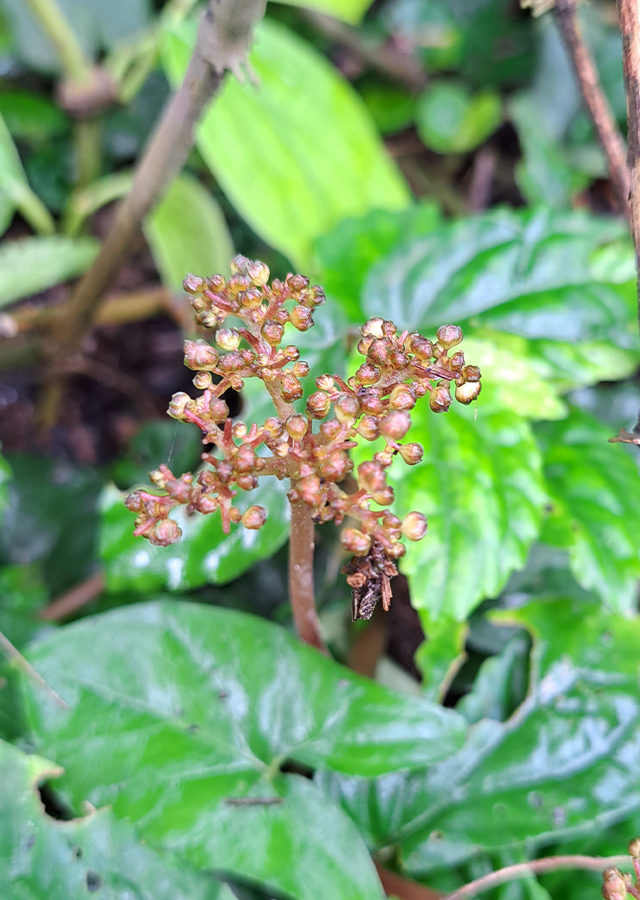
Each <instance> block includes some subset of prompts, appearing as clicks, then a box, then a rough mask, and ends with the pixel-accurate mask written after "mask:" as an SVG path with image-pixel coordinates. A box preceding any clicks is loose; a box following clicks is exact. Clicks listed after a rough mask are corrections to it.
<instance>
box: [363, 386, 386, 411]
mask: <svg viewBox="0 0 640 900" xmlns="http://www.w3.org/2000/svg"><path fill="white" fill-rule="evenodd" d="M358 400H359V401H360V406H361V407H362V411H363V412H364V413H368V414H369V415H371V416H379V415H381V414H382V413H383V412H384V403H383V402H382V399H381V397H380V394H379V393H378V391H376V390H374V389H373V388H369V389H368V390H365V391H362V392H358Z"/></svg>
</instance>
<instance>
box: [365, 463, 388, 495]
mask: <svg viewBox="0 0 640 900" xmlns="http://www.w3.org/2000/svg"><path fill="white" fill-rule="evenodd" d="M358 484H359V485H360V487H361V488H362V489H363V490H365V491H381V490H383V489H384V488H385V487H386V486H387V479H386V476H385V472H384V469H383V468H382V466H381V465H380V464H379V463H377V462H374V461H373V460H366V461H365V462H362V463H360V465H359V466H358Z"/></svg>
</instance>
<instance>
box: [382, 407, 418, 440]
mask: <svg viewBox="0 0 640 900" xmlns="http://www.w3.org/2000/svg"><path fill="white" fill-rule="evenodd" d="M409 428H411V416H410V415H409V413H408V412H405V410H400V409H397V410H393V412H390V413H389V414H388V415H386V416H384V418H382V419H380V434H381V435H382V436H383V437H386V438H387V439H388V440H391V441H401V440H402V438H403V437H404V436H405V434H406V433H407V432H408V431H409Z"/></svg>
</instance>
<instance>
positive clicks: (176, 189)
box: [144, 175, 234, 291]
mask: <svg viewBox="0 0 640 900" xmlns="http://www.w3.org/2000/svg"><path fill="white" fill-rule="evenodd" d="M144 233H145V236H146V238H147V241H148V242H149V246H150V248H151V253H152V254H153V258H154V261H155V263H156V265H157V267H158V271H159V272H160V275H161V277H162V281H163V283H164V285H165V287H167V288H169V289H170V290H179V291H182V282H183V280H184V278H185V277H186V276H187V275H188V274H189V273H190V272H194V273H196V274H197V275H213V274H215V273H216V272H227V271H228V270H229V263H230V262H231V259H232V257H233V255H234V249H233V242H232V240H231V235H230V234H229V229H228V228H227V223H226V221H225V218H224V215H223V213H222V210H221V209H220V207H219V206H218V204H217V203H216V201H215V200H214V199H213V197H212V196H211V193H210V192H209V191H208V190H207V189H206V188H205V187H204V185H202V184H200V182H199V181H198V180H197V179H195V178H192V177H191V176H189V175H180V176H178V178H176V180H175V181H174V182H173V184H172V185H171V187H170V188H169V190H168V191H167V193H166V194H165V196H164V199H163V200H162V202H161V203H160V205H159V206H158V207H157V208H156V209H155V210H154V212H153V213H152V214H151V215H150V216H149V217H148V218H147V219H146V221H145V225H144Z"/></svg>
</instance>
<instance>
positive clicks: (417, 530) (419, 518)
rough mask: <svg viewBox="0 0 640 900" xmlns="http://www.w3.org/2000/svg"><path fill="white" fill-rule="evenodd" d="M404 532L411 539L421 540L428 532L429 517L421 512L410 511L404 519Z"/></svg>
mask: <svg viewBox="0 0 640 900" xmlns="http://www.w3.org/2000/svg"><path fill="white" fill-rule="evenodd" d="M401 530H402V533H403V534H404V536H405V537H407V538H409V540H410V541H419V540H421V539H422V538H423V537H424V536H425V534H426V533H427V519H426V516H423V515H422V513H419V512H410V513H409V514H408V515H406V516H405V517H404V519H403V520H402V528H401Z"/></svg>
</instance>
